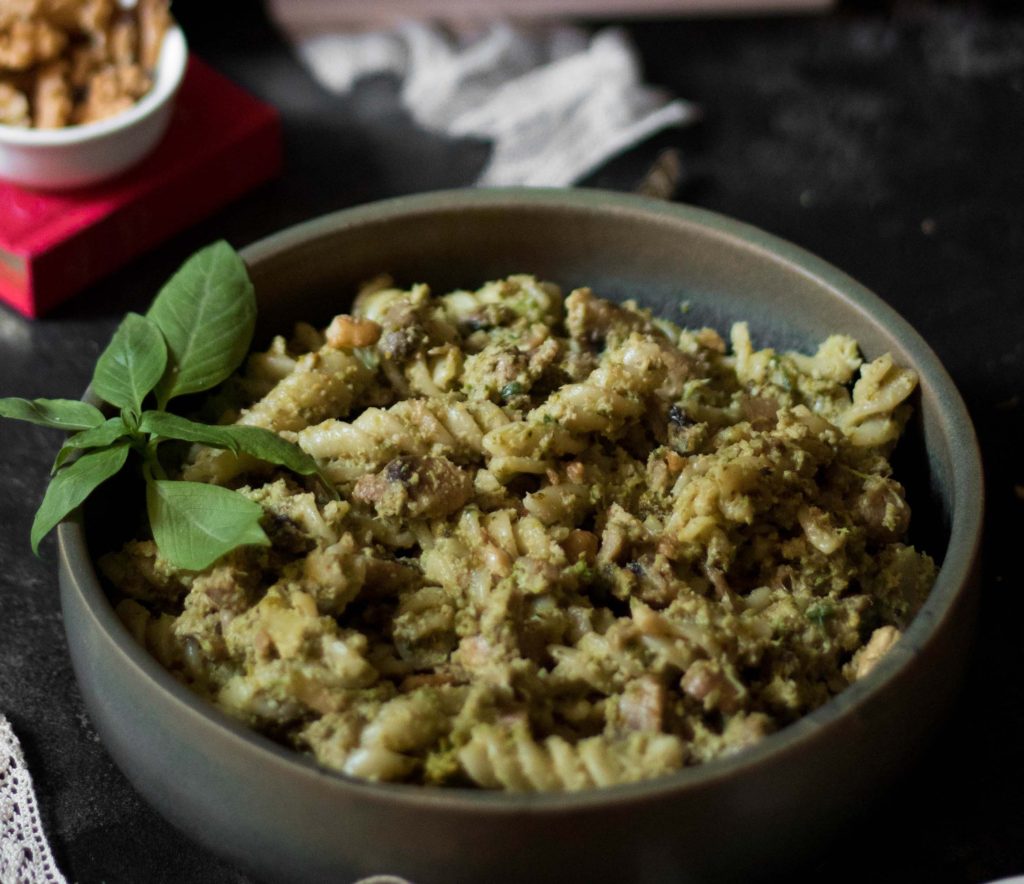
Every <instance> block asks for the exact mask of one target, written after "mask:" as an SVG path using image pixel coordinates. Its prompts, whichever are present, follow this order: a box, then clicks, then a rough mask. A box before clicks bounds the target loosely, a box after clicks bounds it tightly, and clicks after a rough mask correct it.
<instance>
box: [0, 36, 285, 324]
mask: <svg viewBox="0 0 1024 884" xmlns="http://www.w3.org/2000/svg"><path fill="white" fill-rule="evenodd" d="M281 161H282V151H281V124H280V119H279V117H278V114H277V111H276V110H275V109H274V108H272V107H270V106H269V105H267V104H265V103H264V102H262V101H259V100H258V99H256V98H254V97H253V96H251V95H249V93H247V92H245V91H244V90H243V89H241V88H239V87H238V86H236V85H235V84H234V83H232V82H230V81H229V80H227V79H225V78H224V77H222V76H221V75H220V74H218V73H217V72H216V71H214V70H213V69H212V68H210V67H209V66H208V65H206V64H204V63H203V62H202V61H200V60H199V59H198V58H196V57H195V56H192V57H191V58H190V59H189V63H188V70H187V71H186V72H185V79H184V81H183V82H182V85H181V90H180V91H179V93H178V98H177V104H176V105H175V110H174V115H173V117H172V118H171V122H170V125H169V126H168V129H167V133H166V134H165V135H164V138H163V140H162V141H161V142H160V144H159V145H158V147H157V148H156V150H155V151H154V152H153V153H152V154H150V155H149V156H148V157H147V158H146V159H145V160H143V161H142V163H141V164H139V165H138V166H136V167H135V168H133V169H131V170H129V171H128V172H125V173H124V174H123V175H121V176H119V177H118V178H116V179H114V180H112V181H109V182H103V183H100V184H96V185H92V186H90V187H85V188H81V189H78V190H71V191H63V192H53V193H50V192H43V191H33V190H28V189H26V188H22V187H19V186H17V185H15V184H9V183H7V182H4V181H0V300H3V301H6V302H7V303H8V304H10V305H11V306H13V307H14V308H15V309H16V310H18V311H20V312H21V313H24V314H25V315H26V316H29V317H36V316H40V315H42V314H43V313H44V312H46V311H47V310H49V309H51V308H52V307H54V306H56V305H57V304H58V303H60V302H61V301H63V300H65V299H67V298H69V297H70V296H71V295H73V294H75V293H76V292H78V291H80V290H81V289H83V288H84V287H85V286H87V285H88V284H89V283H91V282H94V281H95V280H97V279H99V278H100V277H101V276H103V275H104V274H106V273H109V272H110V271H112V270H114V269H116V268H117V267H120V266H121V265H122V264H125V263H127V262H128V260H129V259H131V258H133V257H134V256H135V255H138V254H139V253H140V252H143V251H145V250H146V249H148V248H151V247H152V246H154V245H155V244H156V243H158V242H160V241H161V240H163V239H166V238H167V237H168V236H170V235H171V234H173V233H175V232H177V231H179V230H181V229H182V228H184V227H187V226H188V225H190V224H194V223H195V222H196V221H198V220H199V219H200V218H203V217H204V216H206V215H208V214H210V213H211V212H213V211H214V210H215V209H217V208H220V207H221V206H223V205H224V204H225V203H227V202H230V201H231V200H233V199H235V198H236V197H238V196H241V194H243V193H245V192H246V191H247V190H249V189H251V188H252V187H254V186H256V185H257V184H260V183H261V182H263V181H266V180H267V179H269V178H271V177H273V176H274V175H275V174H276V173H277V172H279V171H280V169H281Z"/></svg>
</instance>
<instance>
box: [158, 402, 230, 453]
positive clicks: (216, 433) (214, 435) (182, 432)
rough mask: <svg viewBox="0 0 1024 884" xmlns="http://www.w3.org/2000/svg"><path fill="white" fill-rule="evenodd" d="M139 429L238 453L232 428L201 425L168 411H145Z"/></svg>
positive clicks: (168, 437) (166, 437) (167, 437)
mask: <svg viewBox="0 0 1024 884" xmlns="http://www.w3.org/2000/svg"><path fill="white" fill-rule="evenodd" d="M139 429H140V430H142V432H143V433H150V434H151V435H153V436H162V437H163V438H165V439H178V440H179V441H181V442H201V443H202V444H204V445H211V446H213V447H214V448H227V449H229V450H231V451H233V452H234V453H235V454H237V453H238V442H237V441H236V440H235V437H234V435H233V434H232V433H231V432H229V431H230V430H231V429H232V428H231V427H220V426H214V425H212V424H200V423H196V422H195V421H190V420H189V419H188V418H184V417H179V416H178V415H176V414H170V413H169V412H166V411H144V412H143V413H142V419H141V420H140V421H139Z"/></svg>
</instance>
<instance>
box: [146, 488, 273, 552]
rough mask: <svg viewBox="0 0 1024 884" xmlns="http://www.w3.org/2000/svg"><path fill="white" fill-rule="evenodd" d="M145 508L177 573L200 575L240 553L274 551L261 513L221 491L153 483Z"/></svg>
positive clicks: (155, 536) (235, 495) (252, 504)
mask: <svg viewBox="0 0 1024 884" xmlns="http://www.w3.org/2000/svg"><path fill="white" fill-rule="evenodd" d="M146 507H147V509H148V511H149V524H150V527H151V528H152V529H153V539H154V540H155V541H156V545H157V547H158V548H159V550H160V553H161V554H162V555H163V556H164V558H166V559H167V560H168V561H170V562H171V563H172V564H173V565H175V566H176V567H178V568H185V569H187V570H190V571H199V570H201V569H203V568H206V567H208V566H209V565H211V564H213V563H214V562H215V561H216V560H217V559H219V558H220V557H221V556H222V555H224V554H225V553H227V552H230V551H231V550H233V549H235V548H236V547H239V546H244V545H247V544H256V545H259V546H269V545H270V541H269V539H268V538H267V535H266V534H265V533H264V532H263V529H262V528H261V527H260V517H261V516H262V515H263V507H261V506H260V505H259V504H258V503H256V502H254V501H252V500H249V499H248V498H246V497H243V496H242V495H241V494H239V493H238V492H236V491H230V490H229V489H227V488H221V487H220V486H218V485H206V484H204V483H203V482H179V481H170V480H150V481H148V482H147V483H146Z"/></svg>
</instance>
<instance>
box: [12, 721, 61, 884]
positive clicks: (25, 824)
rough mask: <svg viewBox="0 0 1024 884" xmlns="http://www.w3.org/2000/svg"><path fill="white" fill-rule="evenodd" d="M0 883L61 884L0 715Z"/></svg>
mask: <svg viewBox="0 0 1024 884" xmlns="http://www.w3.org/2000/svg"><path fill="white" fill-rule="evenodd" d="M0 881H2V882H4V884H8V882H11V884H14V882H17V884H65V880H64V876H63V875H62V874H61V873H60V871H59V870H58V868H57V862H56V860H54V858H53V853H51V851H50V845H49V842H47V840H46V835H45V834H44V833H43V824H42V821H41V820H40V818H39V805H38V804H36V793H35V789H34V788H33V786H32V777H31V776H30V775H29V772H28V767H26V765H25V757H24V755H22V752H21V745H20V744H19V743H18V738H17V737H16V736H15V735H14V731H13V730H11V725H10V722H9V721H8V720H7V718H6V717H5V716H4V715H3V714H0Z"/></svg>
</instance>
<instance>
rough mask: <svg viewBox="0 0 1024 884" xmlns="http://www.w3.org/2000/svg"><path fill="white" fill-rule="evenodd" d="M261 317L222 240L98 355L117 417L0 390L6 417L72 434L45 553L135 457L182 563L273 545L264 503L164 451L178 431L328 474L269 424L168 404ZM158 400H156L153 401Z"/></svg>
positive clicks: (205, 382)
mask: <svg viewBox="0 0 1024 884" xmlns="http://www.w3.org/2000/svg"><path fill="white" fill-rule="evenodd" d="M255 322H256V299H255V296H254V294H253V287H252V283H251V282H250V280H249V275H248V273H247V271H246V268H245V264H244V262H243V261H242V259H241V258H240V257H239V256H238V254H237V253H236V252H235V250H234V249H232V248H231V246H230V245H228V244H227V243H226V242H223V241H222V242H217V243H214V244H213V245H211V246H208V247H206V248H205V249H202V250H201V251H199V252H197V253H196V254H195V255H193V256H192V257H191V258H189V259H188V260H187V261H186V262H185V263H184V264H183V265H182V267H181V269H180V270H178V272H177V273H175V274H174V276H173V277H171V279H170V280H169V281H168V282H167V283H166V285H164V287H163V288H162V289H161V290H160V293H159V294H158V295H157V297H156V299H155V300H154V301H153V305H152V306H151V307H150V309H149V311H148V313H147V314H146V315H145V316H141V315H139V314H138V313H129V314H128V315H127V316H125V318H124V320H123V321H122V322H121V324H120V325H119V326H118V328H117V330H116V331H115V332H114V335H113V337H112V338H111V340H110V343H109V344H108V345H107V348H106V349H105V350H104V351H103V353H102V354H101V355H100V358H99V359H98V360H97V362H96V368H95V370H94V372H93V376H92V391H93V393H95V394H96V396H98V397H99V398H100V399H102V400H103V401H104V402H107V403H109V404H110V405H112V406H114V407H115V408H116V409H118V411H119V413H118V414H117V416H115V417H110V418H108V417H106V416H105V415H104V414H103V412H101V411H100V410H99V409H98V408H95V407H94V406H92V405H89V404H87V403H85V402H78V401H75V400H70V399H35V400H27V399H17V398H7V399H0V417H7V418H13V419H15V420H23V421H29V422H31V423H34V424H39V425H41V426H45V427H52V428H54V429H59V430H65V431H67V432H70V433H72V435H70V436H69V437H68V439H67V440H66V442H65V443H64V446H63V447H62V448H61V450H60V452H59V453H58V455H57V459H56V460H55V462H54V465H53V471H52V475H53V479H52V480H51V482H50V485H49V487H48V488H47V490H46V494H45V496H44V497H43V502H42V504H40V506H39V510H38V512H37V513H36V517H35V521H34V522H33V524H32V534H31V540H32V549H33V550H34V551H36V553H38V550H39V542H40V541H41V540H42V538H43V537H44V536H45V535H46V534H47V533H49V531H50V530H51V529H52V528H53V527H54V526H55V525H56V524H57V523H58V522H60V521H61V520H62V519H63V518H64V517H65V516H67V515H68V514H69V513H71V511H72V510H74V509H75V508H76V507H78V506H79V505H81V503H82V502H83V501H84V500H85V499H86V498H87V497H88V496H89V495H90V494H91V493H92V492H93V491H95V490H96V489H97V488H98V487H99V486H100V485H102V484H103V483H104V482H105V481H107V479H109V478H110V477H111V476H113V475H115V474H116V473H118V472H120V471H121V469H123V468H124V467H125V466H126V464H128V463H129V461H132V462H135V463H136V464H138V465H140V466H141V470H142V475H143V476H144V478H145V481H146V509H147V512H148V514H149V522H150V527H151V529H152V531H153V539H154V540H155V541H156V545H157V547H158V548H159V550H160V552H161V554H162V555H163V556H164V557H165V558H166V559H167V560H168V561H170V562H171V563H172V564H173V565H175V566H177V567H179V568H186V569H189V570H199V569H202V568H205V567H207V566H208V565H210V564H212V563H213V562H215V561H216V560H217V559H219V558H220V557H221V556H222V555H224V554H225V553H227V552H230V551H231V550H233V549H235V548H236V547H239V546H244V545H248V544H254V545H260V546H266V545H269V543H270V541H269V540H268V538H267V535H266V533H265V532H264V531H263V529H262V528H261V527H260V518H261V516H262V515H263V509H262V507H260V505H259V504H257V503H255V502H253V501H251V500H249V499H248V498H246V497H244V496H243V495H241V494H238V493H237V492H235V491H231V490H229V489H227V488H222V487H219V486H216V485H207V484H204V483H202V482H184V481H179V480H173V479H168V478H167V476H166V472H165V470H164V468H163V466H162V464H161V463H160V459H159V449H160V445H161V443H162V442H164V441H166V440H178V441H182V442H197V443H201V444H203V445H209V446H211V447H213V448H223V449H227V450H229V451H231V452H233V453H235V454H245V455H249V456H251V457H255V458H258V459H259V460H263V461H267V462H268V463H272V464H276V465H279V466H283V467H286V468H287V469H289V470H292V471H293V472H296V473H300V474H302V475H307V476H308V475H314V474H316V475H319V469H318V467H317V464H316V461H314V460H313V458H311V457H310V456H309V455H307V454H306V453H305V452H304V451H302V450H301V449H300V448H298V447H297V446H295V445H292V444H291V443H290V442H286V441H285V440H284V439H282V438H281V437H280V436H278V435H276V434H275V433H273V432H271V431H269V430H264V429H260V428H257V427H243V426H213V425H210V424H203V423H197V422H196V421H191V420H188V419H187V418H184V417H181V416H180V415H177V414H172V413H170V412H168V411H166V407H167V404H168V403H169V402H170V401H171V400H172V399H174V398H175V397H178V396H184V395H187V394H191V393H201V392H203V391H205V390H209V389H211V388H212V387H215V386H217V384H219V383H221V382H222V381H224V380H225V379H227V378H228V377H229V376H230V375H231V373H232V372H234V370H235V369H236V368H238V366H239V365H240V364H241V362H242V360H243V359H244V358H245V354H246V353H247V352H248V350H249V345H250V343H251V341H252V334H253V329H254V327H255ZM150 399H152V401H153V404H154V405H155V407H153V408H146V407H145V406H146V404H147V400H150ZM132 455H134V456H132ZM321 478H322V477H321Z"/></svg>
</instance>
